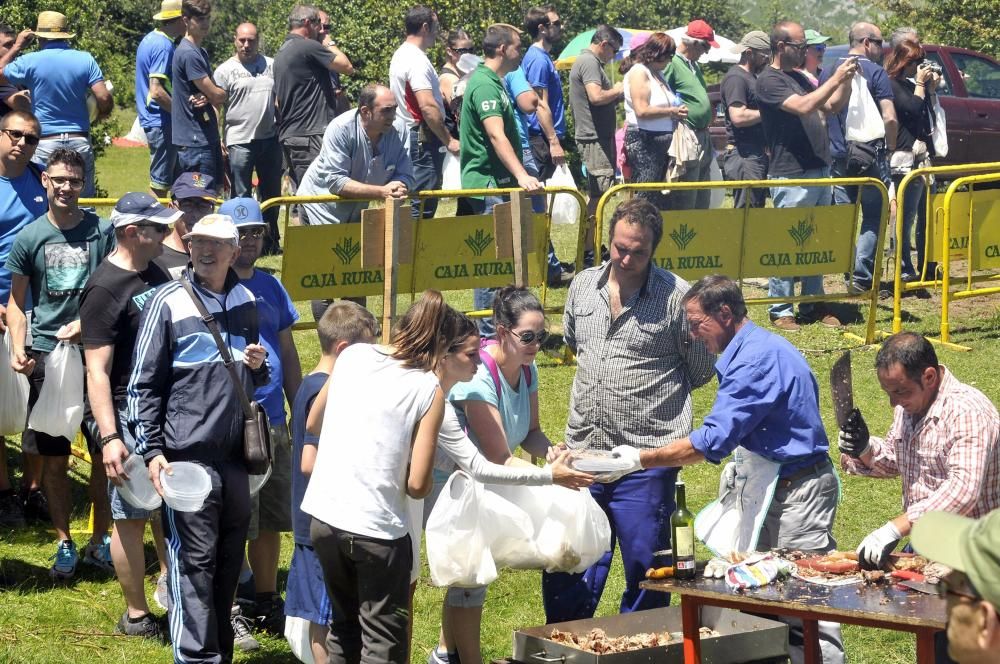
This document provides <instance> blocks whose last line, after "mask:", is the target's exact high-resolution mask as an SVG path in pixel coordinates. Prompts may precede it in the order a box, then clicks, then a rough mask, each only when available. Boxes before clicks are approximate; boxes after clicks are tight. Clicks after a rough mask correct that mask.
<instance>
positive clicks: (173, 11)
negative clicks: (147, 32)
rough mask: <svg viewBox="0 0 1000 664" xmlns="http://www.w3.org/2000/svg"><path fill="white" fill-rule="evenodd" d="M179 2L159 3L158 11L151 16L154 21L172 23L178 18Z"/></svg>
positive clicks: (172, 0) (179, 13) (178, 0)
mask: <svg viewBox="0 0 1000 664" xmlns="http://www.w3.org/2000/svg"><path fill="white" fill-rule="evenodd" d="M180 15H181V0H163V1H162V2H161V3H160V11H159V12H157V13H156V14H153V20H154V21H172V20H173V19H175V18H180Z"/></svg>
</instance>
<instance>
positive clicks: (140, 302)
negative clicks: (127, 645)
mask: <svg viewBox="0 0 1000 664" xmlns="http://www.w3.org/2000/svg"><path fill="white" fill-rule="evenodd" d="M181 214H182V213H181V212H180V210H173V209H170V208H167V207H164V206H163V205H161V204H160V203H158V202H157V201H156V199H154V198H153V197H152V196H150V195H149V194H145V193H140V192H132V193H128V194H125V195H124V196H122V197H121V199H120V200H119V201H118V204H117V205H115V209H114V211H113V212H112V213H111V223H112V225H113V226H114V233H115V244H116V247H115V251H114V253H112V254H111V255H110V256H108V258H107V259H106V260H105V261H103V262H102V263H101V264H100V265H98V266H97V269H96V270H94V272H93V274H91V275H90V279H88V280H87V284H86V285H85V286H84V287H83V295H81V296H80V324H81V327H82V335H81V340H82V342H83V352H84V356H85V357H86V360H87V362H86V364H87V394H88V395H89V396H90V408H91V410H92V411H93V414H94V420H95V422H96V424H97V428H98V431H99V432H100V436H101V438H100V440H101V452H102V462H103V464H104V472H105V474H106V475H107V476H108V480H110V484H109V485H108V499H109V500H110V502H111V517H112V518H113V519H114V528H113V530H112V532H111V559H112V560H113V561H114V566H115V574H116V576H117V577H118V583H119V584H121V587H122V593H123V594H124V596H125V613H124V614H123V615H122V617H121V619H120V620H119V621H118V624H117V625H115V632H116V633H118V634H125V635H128V636H143V637H146V638H152V639H158V638H160V637H161V633H160V624H159V621H158V620H157V619H156V618H155V617H154V616H153V615H152V614H151V613H150V611H149V605H148V604H147V603H146V592H145V589H144V587H143V579H144V578H145V572H146V561H145V553H144V551H143V544H142V538H143V534H144V533H145V530H146V522H147V521H149V520H150V517H152V516H153V515H154V514H155V512H150V511H149V510H146V509H143V508H142V507H137V506H135V505H132V504H130V503H129V502H127V501H126V500H125V499H124V498H123V496H122V494H120V493H119V492H118V487H119V486H121V484H122V481H123V480H127V479H129V478H128V474H127V473H126V472H125V470H124V468H123V463H124V462H125V460H126V459H127V458H128V457H129V455H131V454H132V453H133V452H134V451H135V440H134V439H133V438H132V436H131V434H130V432H129V430H128V427H127V426H126V424H125V388H126V387H127V386H128V377H129V374H130V373H131V371H132V351H133V349H134V348H135V344H136V337H137V335H138V333H139V317H140V315H141V314H142V310H143V308H144V306H145V304H146V303H147V302H148V301H149V298H151V297H152V295H153V291H154V290H155V289H156V287H157V286H160V285H162V284H165V283H167V282H168V281H170V276H169V275H168V274H167V273H166V272H165V271H164V270H163V269H162V268H160V267H159V266H158V265H156V264H155V263H153V262H152V261H153V259H154V258H156V257H157V256H159V255H160V252H161V251H162V250H163V238H164V237H166V235H167V233H169V232H170V226H171V224H173V223H174V222H175V221H177V219H179V218H180V216H181ZM152 525H153V540H154V542H155V543H156V552H157V555H158V557H159V559H160V577H159V579H158V581H157V589H156V590H157V595H156V596H157V599H158V601H160V602H161V604H162V605H163V608H166V604H167V601H166V590H167V584H166V572H167V558H166V554H165V552H164V549H163V533H162V531H161V529H160V528H159V527H158V526H159V522H158V520H154V521H153V522H152Z"/></svg>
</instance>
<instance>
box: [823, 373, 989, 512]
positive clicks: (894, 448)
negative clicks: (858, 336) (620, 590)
mask: <svg viewBox="0 0 1000 664" xmlns="http://www.w3.org/2000/svg"><path fill="white" fill-rule="evenodd" d="M941 371H942V377H941V385H940V387H939V388H938V394H937V397H936V398H935V399H934V403H932V404H931V406H930V408H929V409H928V410H927V413H926V414H925V415H924V416H923V418H921V419H919V420H914V419H913V418H912V417H910V416H909V415H907V414H906V413H905V412H904V411H903V409H902V408H899V407H897V408H896V410H895V413H894V414H893V420H892V426H891V427H890V428H889V433H888V434H887V435H886V437H885V439H881V438H875V437H872V438H871V446H872V454H873V456H872V465H871V468H867V467H865V465H864V464H863V463H862V462H861V461H860V460H858V459H852V458H851V457H849V456H847V455H846V454H841V455H840V463H841V466H842V467H843V468H844V470H845V471H847V472H848V473H852V474H856V475H868V476H870V477H895V476H896V475H901V476H902V478H903V509H904V510H905V511H906V518H908V519H909V520H910V521H911V522H913V521H916V520H917V519H919V518H920V516H921V515H922V514H923V513H924V512H928V511H930V510H940V511H942V512H951V513H953V514H962V515H964V516H967V517H970V518H973V519H977V518H979V517H982V516H985V515H986V514H987V513H988V512H990V511H992V510H994V509H996V508H997V507H1000V416H998V415H997V409H996V407H995V406H994V405H993V403H992V402H990V400H989V399H988V398H987V397H986V395H984V394H983V393H982V392H980V391H979V390H977V389H976V388H974V387H970V386H969V385H965V384H964V383H961V382H960V381H959V380H958V379H957V378H955V377H954V376H953V375H952V373H951V372H950V371H948V369H946V368H945V367H942V368H941Z"/></svg>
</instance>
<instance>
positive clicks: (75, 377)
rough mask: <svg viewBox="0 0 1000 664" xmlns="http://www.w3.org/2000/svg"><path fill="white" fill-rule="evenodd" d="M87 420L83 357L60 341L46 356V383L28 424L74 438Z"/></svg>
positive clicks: (75, 348) (72, 346) (73, 348)
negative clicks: (84, 420)
mask: <svg viewBox="0 0 1000 664" xmlns="http://www.w3.org/2000/svg"><path fill="white" fill-rule="evenodd" d="M82 421H83V359H82V358H81V357H80V350H79V349H78V348H77V347H76V346H74V345H72V344H68V343H66V342H65V341H60V342H59V344H58V345H57V346H56V347H55V350H53V351H52V352H51V353H49V355H48V357H46V358H45V383H44V384H43V385H42V392H41V394H39V395H38V401H36V402H35V407H34V408H32V409H31V416H30V417H29V418H28V428H30V429H32V430H34V431H41V432H42V433H47V434H49V435H50V436H58V437H62V438H69V439H70V440H73V439H74V438H76V434H77V432H78V431H79V430H80V423H81V422H82Z"/></svg>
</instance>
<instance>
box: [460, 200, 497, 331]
mask: <svg viewBox="0 0 1000 664" xmlns="http://www.w3.org/2000/svg"><path fill="white" fill-rule="evenodd" d="M503 202H504V197H503V196H485V197H483V198H466V199H465V206H466V207H467V209H468V210H469V213H470V214H476V215H478V214H492V213H493V206H495V205H497V204H498V203H503ZM496 292H497V289H496V288H474V289H473V291H472V306H473V308H474V309H476V310H479V309H493V297H494V296H495V295H496ZM496 335H497V330H496V327H494V326H493V317H492V316H487V317H486V318H480V319H479V336H481V337H482V338H483V339H492V338H493V337H495V336H496Z"/></svg>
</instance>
